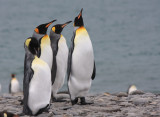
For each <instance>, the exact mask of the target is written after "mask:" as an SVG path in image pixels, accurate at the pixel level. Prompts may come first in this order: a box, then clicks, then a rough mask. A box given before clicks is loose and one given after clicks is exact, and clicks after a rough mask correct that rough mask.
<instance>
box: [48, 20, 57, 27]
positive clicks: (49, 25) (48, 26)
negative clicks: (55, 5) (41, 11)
mask: <svg viewBox="0 0 160 117" xmlns="http://www.w3.org/2000/svg"><path fill="white" fill-rule="evenodd" d="M55 21H57V20H56V19H55V20H53V21H51V22H49V23H48V24H47V25H46V28H48V27H49V26H50V25H51V24H52V23H53V22H55Z"/></svg>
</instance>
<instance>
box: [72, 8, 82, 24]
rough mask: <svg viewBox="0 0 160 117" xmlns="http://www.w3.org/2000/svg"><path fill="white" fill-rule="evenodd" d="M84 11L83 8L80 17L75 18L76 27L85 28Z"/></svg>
mask: <svg viewBox="0 0 160 117" xmlns="http://www.w3.org/2000/svg"><path fill="white" fill-rule="evenodd" d="M82 11H83V8H82V9H81V11H80V13H79V15H78V16H77V17H75V19H74V26H75V27H81V26H84V23H83V18H82Z"/></svg>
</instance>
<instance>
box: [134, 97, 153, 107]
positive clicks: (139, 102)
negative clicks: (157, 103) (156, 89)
mask: <svg viewBox="0 0 160 117" xmlns="http://www.w3.org/2000/svg"><path fill="white" fill-rule="evenodd" d="M131 101H132V102H133V104H135V105H145V104H148V103H150V102H151V99H150V98H133V99H132V100H131Z"/></svg>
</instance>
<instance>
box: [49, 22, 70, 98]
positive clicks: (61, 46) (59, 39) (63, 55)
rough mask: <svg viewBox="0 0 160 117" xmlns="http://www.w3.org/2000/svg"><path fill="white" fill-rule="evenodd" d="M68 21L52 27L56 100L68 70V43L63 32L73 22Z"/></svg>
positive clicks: (53, 75) (53, 80)
mask: <svg viewBox="0 0 160 117" xmlns="http://www.w3.org/2000/svg"><path fill="white" fill-rule="evenodd" d="M71 22H72V21H68V22H66V23H64V24H57V25H54V26H53V27H52V28H51V31H50V39H51V47H52V51H53V64H52V71H51V76H52V96H53V99H55V100H54V101H56V100H57V99H58V98H60V96H62V95H61V94H57V92H58V91H59V89H60V88H61V87H62V86H63V84H64V80H65V75H66V71H67V61H68V46H67V44H66V39H65V38H64V36H63V35H62V34H61V32H62V30H63V28H64V27H65V26H66V25H67V24H69V23H71Z"/></svg>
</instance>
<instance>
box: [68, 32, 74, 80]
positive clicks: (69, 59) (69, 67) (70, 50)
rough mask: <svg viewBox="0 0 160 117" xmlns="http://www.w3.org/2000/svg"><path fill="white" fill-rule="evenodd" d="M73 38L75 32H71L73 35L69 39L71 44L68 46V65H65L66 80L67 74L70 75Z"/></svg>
mask: <svg viewBox="0 0 160 117" xmlns="http://www.w3.org/2000/svg"><path fill="white" fill-rule="evenodd" d="M74 38H75V32H73V37H72V39H71V46H70V48H69V54H68V65H67V80H69V76H70V73H71V65H72V53H73V50H74Z"/></svg>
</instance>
